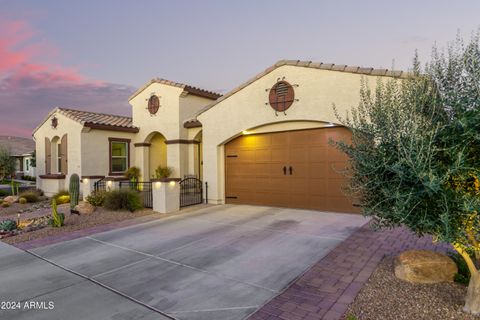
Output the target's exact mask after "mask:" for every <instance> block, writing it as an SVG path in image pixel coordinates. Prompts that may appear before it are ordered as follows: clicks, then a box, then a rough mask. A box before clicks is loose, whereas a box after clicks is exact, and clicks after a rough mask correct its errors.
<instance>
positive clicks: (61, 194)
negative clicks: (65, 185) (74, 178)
mask: <svg viewBox="0 0 480 320" xmlns="http://www.w3.org/2000/svg"><path fill="white" fill-rule="evenodd" d="M53 199H55V201H56V202H57V204H64V203H70V193H69V192H68V190H60V191H58V192H57V193H56V194H55V195H54V196H53Z"/></svg>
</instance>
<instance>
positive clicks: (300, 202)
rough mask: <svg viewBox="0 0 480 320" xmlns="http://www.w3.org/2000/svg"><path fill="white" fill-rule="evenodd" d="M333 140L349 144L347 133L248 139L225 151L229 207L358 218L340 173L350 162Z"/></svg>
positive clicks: (330, 130) (303, 132)
mask: <svg viewBox="0 0 480 320" xmlns="http://www.w3.org/2000/svg"><path fill="white" fill-rule="evenodd" d="M329 139H333V140H348V139H350V132H349V131H348V130H347V129H346V128H343V127H336V128H322V129H312V130H300V131H289V132H279V133H270V134H260V135H245V136H241V137H239V138H237V139H234V140H233V141H231V142H229V143H228V144H227V145H226V146H225V157H226V158H225V163H226V172H225V173H226V186H225V191H226V202H227V203H243V204H256V205H268V206H279V207H291V208H305V209H316V210H325V211H337V212H358V208H355V207H353V205H352V200H351V199H350V198H348V197H347V196H346V195H345V193H344V190H343V188H344V187H345V185H346V182H347V181H346V179H345V177H344V175H343V174H342V173H340V172H339V171H341V170H344V169H345V168H346V164H347V158H346V156H345V155H344V154H343V153H341V152H340V151H338V150H337V149H336V148H335V147H333V146H331V145H329Z"/></svg>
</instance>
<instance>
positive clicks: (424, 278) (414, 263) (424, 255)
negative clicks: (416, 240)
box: [395, 250, 458, 283]
mask: <svg viewBox="0 0 480 320" xmlns="http://www.w3.org/2000/svg"><path fill="white" fill-rule="evenodd" d="M457 272H458V269H457V265H456V264H455V262H454V261H453V260H452V259H450V258H449V257H448V256H446V255H444V254H441V253H438V252H433V251H429V250H408V251H405V252H402V253H401V254H400V255H399V256H398V257H397V258H396V259H395V276H396V277H397V278H399V279H402V280H405V281H408V282H411V283H439V282H453V279H454V277H455V274H456V273H457Z"/></svg>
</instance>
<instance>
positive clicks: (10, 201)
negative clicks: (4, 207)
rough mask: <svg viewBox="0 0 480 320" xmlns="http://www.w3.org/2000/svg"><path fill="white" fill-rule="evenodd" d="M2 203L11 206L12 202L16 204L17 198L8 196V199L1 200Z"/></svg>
mask: <svg viewBox="0 0 480 320" xmlns="http://www.w3.org/2000/svg"><path fill="white" fill-rule="evenodd" d="M3 201H4V202H8V203H9V204H12V203H14V202H17V201H18V197H17V196H8V197H5V198H4V199H3Z"/></svg>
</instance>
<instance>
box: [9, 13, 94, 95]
mask: <svg viewBox="0 0 480 320" xmlns="http://www.w3.org/2000/svg"><path fill="white" fill-rule="evenodd" d="M0 30H1V31H0V80H7V81H6V83H4V85H7V86H8V87H9V88H20V87H24V86H33V87H36V88H38V87H44V86H45V87H51V86H56V85H59V84H66V85H74V84H85V83H90V84H91V85H101V84H102V82H101V81H92V80H88V79H86V77H84V76H82V75H81V74H80V73H78V71H77V70H75V69H74V68H66V67H63V66H60V65H53V64H48V63H42V62H37V61H36V60H41V58H42V57H43V56H47V55H50V54H52V53H54V52H57V50H56V48H55V47H54V46H52V45H49V44H48V43H35V42H34V43H33V44H31V42H33V41H35V35H36V33H35V32H34V31H33V30H32V28H31V27H30V26H29V25H28V24H27V23H26V22H24V21H18V20H17V21H8V20H4V21H0Z"/></svg>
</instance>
